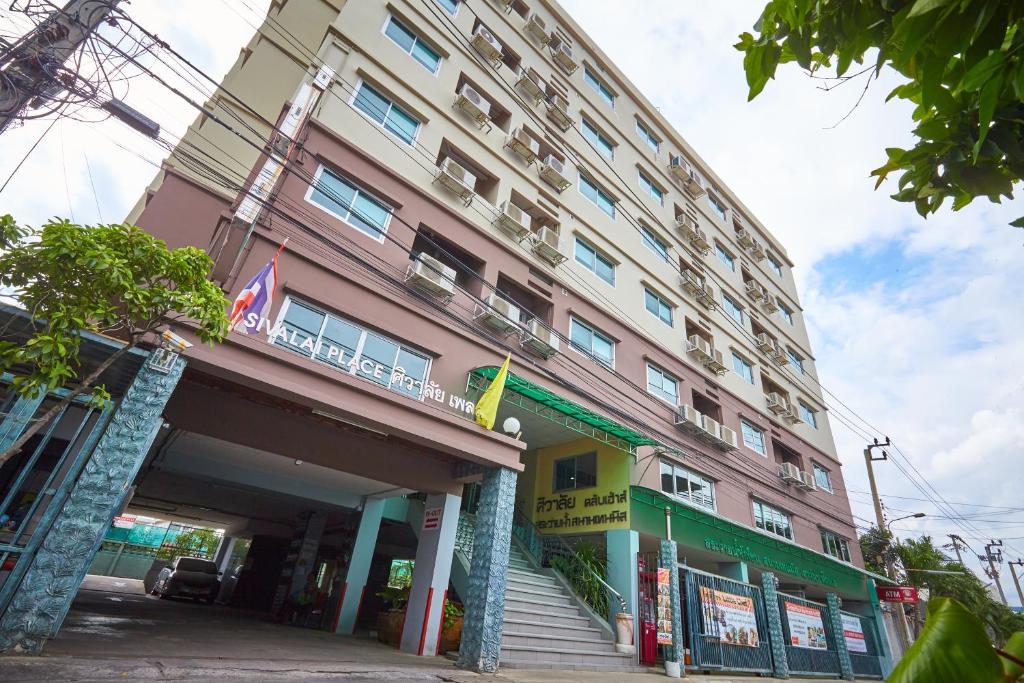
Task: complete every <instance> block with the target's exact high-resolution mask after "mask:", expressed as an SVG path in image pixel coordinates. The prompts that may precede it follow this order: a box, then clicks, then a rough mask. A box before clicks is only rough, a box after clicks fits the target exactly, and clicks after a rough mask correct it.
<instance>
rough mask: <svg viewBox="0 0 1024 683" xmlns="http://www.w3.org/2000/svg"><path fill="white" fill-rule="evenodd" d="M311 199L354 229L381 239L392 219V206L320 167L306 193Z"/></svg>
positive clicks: (380, 240)
mask: <svg viewBox="0 0 1024 683" xmlns="http://www.w3.org/2000/svg"><path fill="white" fill-rule="evenodd" d="M306 201H309V202H312V203H314V204H316V205H318V206H320V207H321V208H322V209H324V210H325V211H327V212H328V213H331V214H333V215H334V216H337V217H338V218H340V219H341V220H343V221H345V222H346V223H348V224H349V225H351V226H352V227H353V228H355V229H356V230H359V231H360V232H364V233H366V234H367V235H369V236H370V237H372V238H373V239H375V240H377V241H379V242H383V241H384V235H385V234H386V233H387V231H388V222H389V221H390V220H391V207H390V206H387V205H386V204H383V203H382V202H379V201H377V200H376V199H374V198H373V197H371V196H370V195H368V194H366V193H365V192H363V191H362V190H360V189H358V188H356V186H355V185H353V184H352V183H350V182H348V181H347V180H344V179H343V178H342V177H341V176H339V175H336V174H334V173H332V172H331V171H328V170H327V169H326V168H324V167H323V166H321V167H320V168H319V169H318V170H317V173H316V180H315V181H314V183H313V184H312V185H310V187H309V191H308V192H307V193H306Z"/></svg>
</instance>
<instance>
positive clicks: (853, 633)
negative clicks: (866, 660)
mask: <svg viewBox="0 0 1024 683" xmlns="http://www.w3.org/2000/svg"><path fill="white" fill-rule="evenodd" d="M840 616H842V618H843V636H844V637H845V638H846V649H847V650H849V651H850V652H858V653H860V654H863V655H866V654H867V653H868V644H867V641H865V640H864V626H863V625H862V624H861V623H860V617H855V616H852V615H849V614H842V615H840Z"/></svg>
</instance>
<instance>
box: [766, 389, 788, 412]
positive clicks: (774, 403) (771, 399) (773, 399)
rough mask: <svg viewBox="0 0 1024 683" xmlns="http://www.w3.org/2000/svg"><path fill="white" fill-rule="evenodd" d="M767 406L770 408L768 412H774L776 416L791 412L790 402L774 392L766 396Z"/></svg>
mask: <svg viewBox="0 0 1024 683" xmlns="http://www.w3.org/2000/svg"><path fill="white" fill-rule="evenodd" d="M764 400H765V404H766V405H767V406H768V410H770V411H772V412H773V413H775V414H776V415H782V414H783V413H785V412H788V411H789V401H787V400H786V398H785V397H784V396H782V395H780V394H777V393H775V392H774V391H773V392H771V393H768V394H765V396H764Z"/></svg>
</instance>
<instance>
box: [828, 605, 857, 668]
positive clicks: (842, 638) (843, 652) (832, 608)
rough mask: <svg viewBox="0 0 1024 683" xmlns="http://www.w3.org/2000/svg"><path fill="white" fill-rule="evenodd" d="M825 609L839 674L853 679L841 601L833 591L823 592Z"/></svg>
mask: <svg viewBox="0 0 1024 683" xmlns="http://www.w3.org/2000/svg"><path fill="white" fill-rule="evenodd" d="M825 607H826V608H827V609H826V610H825V611H826V612H827V614H828V620H829V626H830V627H831V628H832V635H833V638H834V639H835V641H836V654H838V655H839V676H840V677H841V678H842V679H844V680H847V681H852V680H853V663H852V662H851V661H850V651H849V650H848V649H847V647H846V635H845V633H844V630H843V615H842V612H840V609H841V608H842V603H841V602H840V600H839V596H838V595H836V594H835V593H826V594H825Z"/></svg>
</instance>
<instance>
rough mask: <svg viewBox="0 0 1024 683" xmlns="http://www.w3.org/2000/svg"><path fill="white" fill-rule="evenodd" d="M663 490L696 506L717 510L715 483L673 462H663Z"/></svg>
mask: <svg viewBox="0 0 1024 683" xmlns="http://www.w3.org/2000/svg"><path fill="white" fill-rule="evenodd" d="M661 490H662V491H664V492H665V493H667V494H668V495H670V496H675V497H676V498H682V499H683V500H686V501H689V502H691V503H693V504H694V505H700V506H701V507H706V508H708V509H710V510H714V509H715V483H714V482H713V481H711V480H710V479H708V478H707V477H704V476H702V475H700V474H697V473H696V472H692V471H690V470H688V469H686V468H685V467H680V466H679V465H676V464H674V463H671V462H665V461H664V460H663V461H662V462H661Z"/></svg>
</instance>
